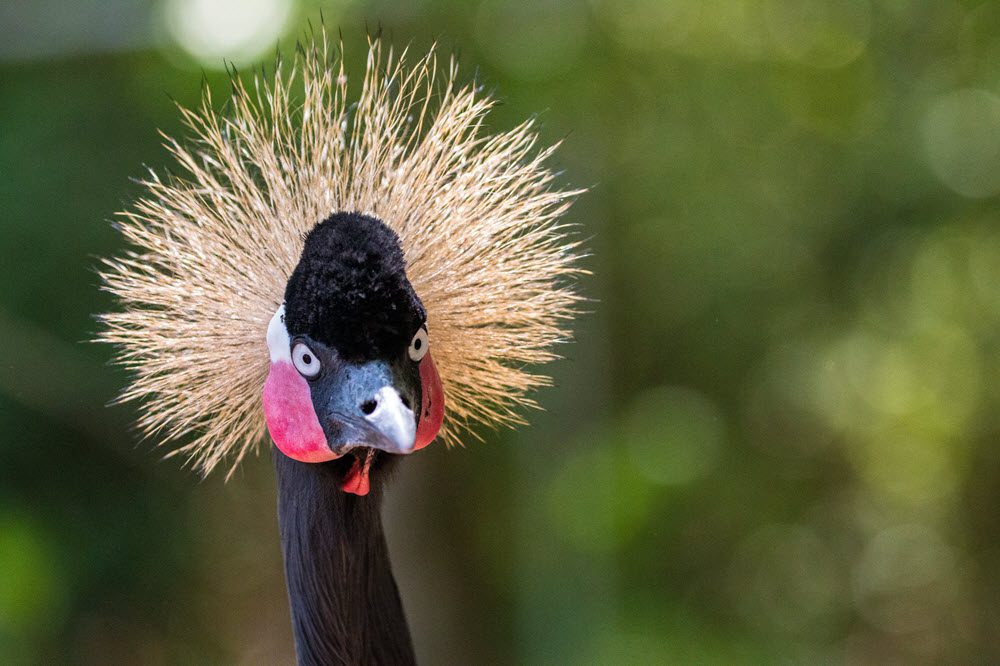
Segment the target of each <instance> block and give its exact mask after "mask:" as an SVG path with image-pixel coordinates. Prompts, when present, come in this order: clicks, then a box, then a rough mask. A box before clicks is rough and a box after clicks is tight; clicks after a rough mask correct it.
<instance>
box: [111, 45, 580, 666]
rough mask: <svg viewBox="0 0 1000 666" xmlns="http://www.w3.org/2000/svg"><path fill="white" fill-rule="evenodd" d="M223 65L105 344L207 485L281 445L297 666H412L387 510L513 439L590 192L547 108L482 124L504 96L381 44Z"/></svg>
mask: <svg viewBox="0 0 1000 666" xmlns="http://www.w3.org/2000/svg"><path fill="white" fill-rule="evenodd" d="M346 59H347V56H346V55H345V47H344V43H343V39H342V38H341V39H340V40H339V41H336V40H334V39H333V38H332V37H331V36H330V35H329V34H328V31H327V29H326V28H325V27H320V28H319V29H313V30H311V31H310V32H308V33H307V34H306V36H305V37H304V38H303V39H302V40H301V41H300V42H299V43H298V44H297V48H296V50H295V54H294V56H293V57H292V58H290V59H283V58H282V57H280V56H279V57H278V59H277V61H276V62H275V64H274V66H273V68H271V69H270V70H269V71H265V70H260V71H257V72H254V73H253V74H252V76H247V75H245V74H243V73H242V72H240V71H238V70H237V69H236V68H235V67H231V68H230V69H229V79H230V84H231V85H230V88H231V91H230V93H229V96H228V97H227V98H226V100H225V104H223V105H222V107H221V108H220V109H217V108H216V104H215V102H214V100H213V96H212V92H211V90H210V87H209V86H208V85H207V84H206V85H203V90H202V96H201V101H200V103H199V104H198V105H197V106H196V107H195V108H186V107H183V106H180V105H178V109H179V113H180V114H181V117H182V120H183V123H184V126H185V133H184V134H183V135H182V136H181V137H180V138H175V137H172V136H169V135H167V134H161V136H163V141H164V146H165V148H166V150H167V152H168V155H169V157H170V159H171V160H172V161H173V165H174V168H173V169H172V170H170V171H169V172H164V173H160V172H157V171H156V170H155V169H148V170H147V174H146V175H145V176H144V177H142V178H140V179H139V180H138V182H139V183H140V185H141V187H142V193H141V195H139V196H138V197H137V199H136V200H135V201H134V202H133V203H132V204H131V205H130V206H129V207H128V208H127V209H126V210H123V211H122V212H120V213H118V215H117V216H116V220H115V225H116V227H117V228H118V229H119V231H120V232H121V235H122V236H123V242H124V243H126V246H127V249H125V250H124V251H123V252H122V253H121V254H119V255H118V256H115V257H111V258H106V259H103V260H102V265H101V267H100V268H99V273H100V276H101V279H102V285H103V288H104V289H105V290H106V291H108V292H110V293H111V294H112V295H113V297H114V298H115V300H116V302H117V306H116V308H115V309H114V310H113V311H110V312H107V313H104V314H103V315H100V317H99V318H100V321H101V322H102V329H101V333H100V334H99V335H98V340H100V341H102V342H105V343H109V344H111V345H113V346H114V349H115V360H116V361H117V362H118V363H119V364H121V365H122V366H124V367H125V368H126V369H127V370H128V371H129V373H130V383H129V384H128V386H127V387H126V388H125V389H124V390H123V391H122V393H121V395H120V397H119V398H118V400H119V401H120V402H136V403H137V405H138V407H137V409H138V420H137V425H138V428H139V430H140V432H141V433H142V434H143V435H144V436H145V437H147V438H150V439H152V440H153V441H155V442H156V443H157V445H159V446H162V447H165V448H166V449H167V453H166V455H167V457H170V456H179V457H181V458H182V459H183V461H184V463H185V464H187V465H189V466H191V467H192V468H194V469H195V470H196V471H197V472H199V473H200V474H202V475H208V474H209V473H211V472H213V470H215V469H217V468H219V467H222V468H228V473H227V475H226V478H227V479H229V478H230V477H231V476H232V475H233V472H234V470H236V469H237V468H238V466H239V465H240V464H241V463H242V461H243V460H244V459H245V458H246V457H247V456H248V455H252V454H256V453H259V452H260V450H261V449H262V448H267V449H270V451H271V455H272V458H273V465H274V470H275V474H276V479H277V504H278V528H279V529H278V531H279V536H280V541H281V548H282V553H283V558H284V567H285V578H286V583H287V591H288V599H289V606H290V610H291V622H292V627H293V634H294V638H295V650H296V654H297V659H298V663H299V664H305V665H320V664H323V665H325V664H360V663H364V664H409V663H415V654H414V648H413V642H412V638H411V635H410V632H409V629H408V625H407V621H406V616H405V612H404V609H403V605H402V600H401V598H400V594H399V591H398V588H397V585H396V581H395V578H394V576H393V573H392V568H391V564H390V558H389V552H388V547H387V545H386V540H385V535H384V531H383V525H382V519H381V511H380V507H381V504H382V500H383V497H384V496H385V489H386V486H387V480H388V479H389V478H390V477H391V475H392V472H393V470H394V469H395V468H396V467H397V466H398V465H401V464H403V461H404V459H405V458H406V457H407V456H409V455H411V454H413V453H414V452H416V451H419V450H421V449H423V448H424V447H427V446H429V445H430V444H431V443H432V442H434V441H442V442H444V444H445V445H446V446H448V447H452V446H456V445H463V444H464V443H465V442H466V441H468V440H469V438H473V439H481V438H482V435H481V434H480V431H481V430H482V429H483V428H496V427H517V426H521V425H524V424H526V423H527V418H526V416H525V412H526V411H528V410H529V409H531V408H538V407H539V405H538V403H537V402H536V401H535V399H534V398H533V397H532V394H533V392H534V390H535V389H537V388H539V387H542V386H547V385H549V384H550V383H551V380H550V379H549V378H548V377H547V376H546V375H544V374H541V373H539V372H538V371H537V369H536V367H537V366H539V365H541V364H543V363H547V362H549V361H552V360H554V359H556V358H558V357H559V353H558V348H557V347H558V345H561V344H563V343H565V342H567V341H569V340H570V339H571V335H572V334H571V330H570V326H571V323H572V321H573V319H574V317H575V316H576V315H577V312H578V310H579V306H580V303H581V302H582V300H583V298H582V297H581V296H580V294H579V293H578V287H577V283H578V280H579V278H580V276H581V275H584V274H586V271H585V270H584V269H583V268H581V267H580V259H581V257H582V256H584V253H583V248H582V241H581V240H580V239H578V238H577V234H576V227H575V225H573V224H572V223H570V222H567V221H566V220H565V217H566V212H567V210H568V209H569V207H570V205H571V204H572V203H573V202H574V200H576V199H577V198H578V197H579V195H581V194H582V193H583V191H584V190H582V189H571V188H565V187H560V186H559V184H558V182H557V178H558V177H559V175H558V174H557V173H555V172H554V171H553V170H552V169H551V168H550V167H549V166H548V162H549V158H550V156H551V155H552V153H553V151H554V150H555V149H556V148H557V147H558V143H555V144H552V145H542V144H541V142H540V139H539V136H538V129H537V119H536V118H528V119H527V120H525V121H523V122H522V123H520V124H518V125H516V126H514V127H513V128H511V129H509V130H506V131H498V132H493V133H489V132H487V131H486V128H487V125H486V117H487V114H488V113H489V112H490V111H491V109H492V108H493V107H494V106H495V105H496V99H495V97H494V96H492V95H491V94H489V93H487V92H485V91H484V89H483V87H482V85H480V84H478V83H477V82H475V81H473V82H470V83H464V84H463V83H460V80H459V67H458V61H457V58H455V57H454V56H452V57H451V58H449V59H448V62H447V64H446V65H442V64H441V63H440V62H439V57H438V50H437V47H431V48H430V49H429V50H428V51H427V52H426V53H424V54H423V55H420V56H417V57H414V56H412V55H411V51H410V48H404V49H401V50H396V49H395V48H394V47H393V46H392V45H387V44H386V42H385V41H384V40H383V39H382V38H381V37H378V36H374V37H369V39H368V43H367V54H366V58H365V64H364V73H363V75H361V77H360V85H359V86H357V88H358V89H357V90H356V89H355V87H354V86H353V85H351V81H350V77H349V76H348V74H347V68H346V66H345V60H346Z"/></svg>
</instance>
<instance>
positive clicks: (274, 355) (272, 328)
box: [267, 303, 292, 363]
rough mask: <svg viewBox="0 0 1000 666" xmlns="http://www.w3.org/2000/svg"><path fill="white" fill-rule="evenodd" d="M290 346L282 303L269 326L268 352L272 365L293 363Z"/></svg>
mask: <svg viewBox="0 0 1000 666" xmlns="http://www.w3.org/2000/svg"><path fill="white" fill-rule="evenodd" d="M290 345H291V339H290V338H289V337H288V329H287V328H285V304H284V303H282V304H281V307H280V308H278V310H277V312H275V313H274V316H273V317H271V323H269V324H268V325H267V351H268V352H269V353H270V355H271V363H277V362H278V361H285V362H286V363H291V362H292V350H291V349H290Z"/></svg>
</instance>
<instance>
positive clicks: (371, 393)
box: [313, 361, 420, 455]
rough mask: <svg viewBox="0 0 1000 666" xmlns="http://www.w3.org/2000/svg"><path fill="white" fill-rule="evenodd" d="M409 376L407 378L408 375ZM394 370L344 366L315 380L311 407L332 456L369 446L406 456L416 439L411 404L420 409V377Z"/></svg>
mask: <svg viewBox="0 0 1000 666" xmlns="http://www.w3.org/2000/svg"><path fill="white" fill-rule="evenodd" d="M411 374H412V373H411ZM406 375H407V373H405V372H401V371H399V370H396V371H394V370H393V368H391V367H390V366H389V364H388V363H385V362H383V361H371V362H368V363H363V364H347V365H344V366H342V367H341V368H338V370H337V371H336V372H334V373H331V374H330V376H328V377H324V378H321V379H319V380H317V382H316V384H314V387H313V405H314V407H315V408H316V414H317V416H318V417H319V422H320V424H321V425H322V427H323V430H324V432H325V433H326V441H327V446H329V447H330V450H331V451H333V452H334V453H336V454H337V455H344V454H345V453H348V452H350V451H351V450H352V449H356V448H359V447H370V448H373V449H379V450H381V451H385V452H386V453H395V454H407V453H410V452H412V451H413V449H414V445H415V444H416V438H417V418H416V415H415V414H414V413H413V405H415V404H417V405H419V404H420V395H419V376H417V377H416V381H414V378H412V377H409V376H406Z"/></svg>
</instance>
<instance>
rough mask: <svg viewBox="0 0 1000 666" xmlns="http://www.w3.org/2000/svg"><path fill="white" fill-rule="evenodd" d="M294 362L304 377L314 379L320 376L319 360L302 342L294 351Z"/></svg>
mask: <svg viewBox="0 0 1000 666" xmlns="http://www.w3.org/2000/svg"><path fill="white" fill-rule="evenodd" d="M292 362H293V363H294V364H295V369H296V370H298V371H299V374H301V375H302V376H303V377H308V378H309V379H312V378H313V377H315V376H316V375H318V374H319V368H320V363H319V359H318V358H316V354H314V353H313V351H312V350H311V349H309V347H308V346H306V344H305V343H302V342H300V343H298V344H296V345H295V348H294V349H292Z"/></svg>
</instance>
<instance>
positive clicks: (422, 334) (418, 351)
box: [408, 326, 431, 361]
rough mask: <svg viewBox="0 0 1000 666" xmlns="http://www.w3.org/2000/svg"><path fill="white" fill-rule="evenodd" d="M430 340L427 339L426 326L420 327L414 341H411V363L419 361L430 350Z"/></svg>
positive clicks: (409, 351)
mask: <svg viewBox="0 0 1000 666" xmlns="http://www.w3.org/2000/svg"><path fill="white" fill-rule="evenodd" d="M430 346H431V344H430V339H429V338H428V337H427V328H426V327H424V326H421V327H420V330H418V331H417V333H416V335H414V336H413V339H412V340H410V348H409V350H408V353H409V354H410V360H411V361H419V360H420V359H422V358H423V357H424V355H425V354H426V353H427V350H428V349H430Z"/></svg>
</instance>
